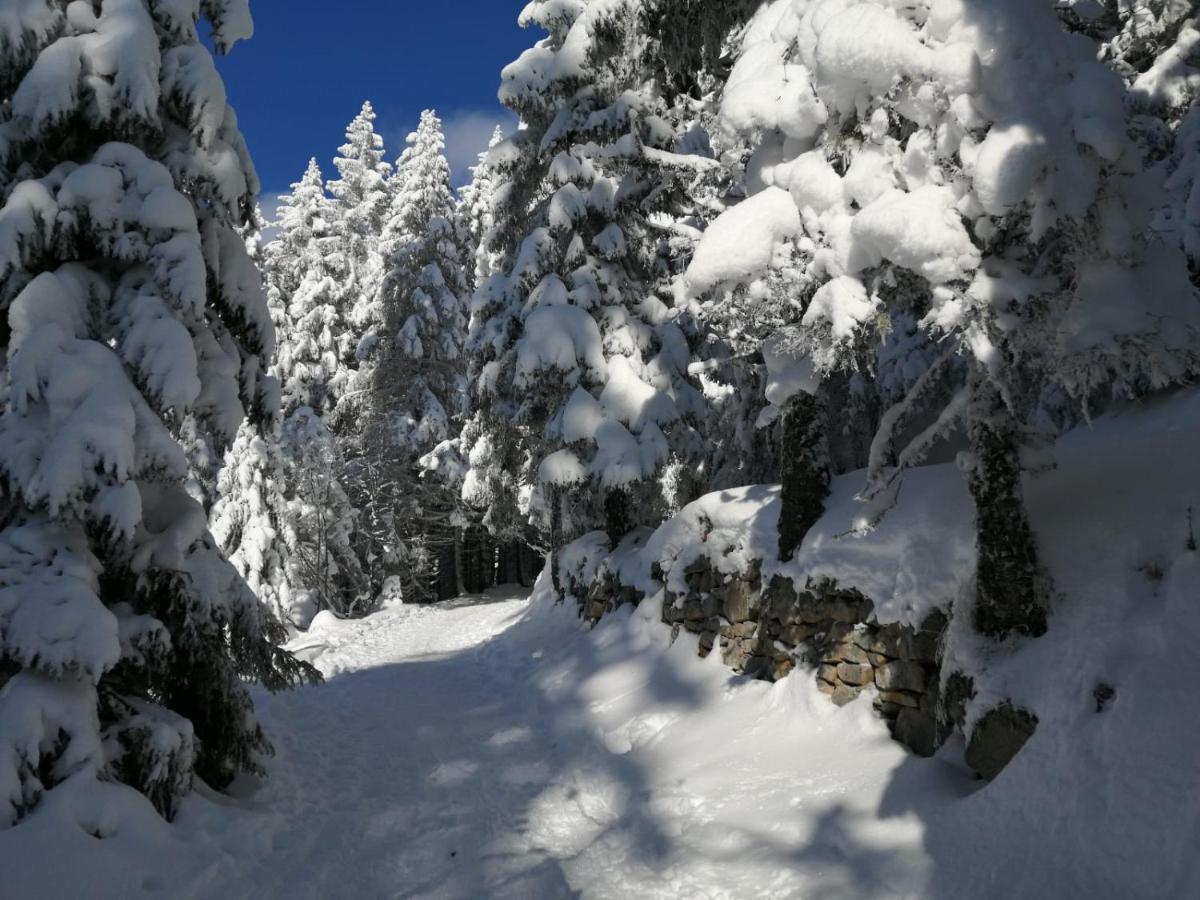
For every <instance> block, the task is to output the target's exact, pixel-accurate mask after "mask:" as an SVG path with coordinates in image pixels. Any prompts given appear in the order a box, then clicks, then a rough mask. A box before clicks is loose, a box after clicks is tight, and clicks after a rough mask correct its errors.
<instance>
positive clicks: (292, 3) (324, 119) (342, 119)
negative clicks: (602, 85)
mask: <svg viewBox="0 0 1200 900" xmlns="http://www.w3.org/2000/svg"><path fill="white" fill-rule="evenodd" d="M520 8H521V2H520V0H455V2H453V3H452V4H437V3H414V2H403V3H379V2H375V0H339V2H338V4H337V7H336V10H335V9H333V8H331V7H330V5H329V4H328V3H326V2H322V0H289V2H287V3H278V2H275V0H258V2H256V3H255V4H254V7H253V9H254V18H255V25H256V29H255V35H254V48H255V51H256V52H255V53H244V54H230V55H229V56H228V57H226V58H223V59H220V60H218V63H217V64H218V68H219V70H220V72H221V74H222V75H223V76H224V78H225V81H226V84H227V85H228V90H229V92H230V95H229V96H230V102H231V103H232V105H233V106H234V108H235V109H237V111H238V114H239V115H240V116H241V118H242V120H243V131H244V132H245V134H246V139H247V141H248V143H249V145H250V150H251V151H252V152H253V154H254V161H255V164H256V165H257V166H258V169H259V172H260V175H261V178H262V183H263V191H264V207H265V208H266V210H267V212H268V214H270V211H271V207H272V205H273V204H272V201H273V198H274V197H275V196H276V195H278V194H282V193H284V192H286V191H287V186H288V185H289V184H290V183H291V182H293V181H295V179H296V176H297V174H298V173H299V172H300V171H301V170H302V169H303V167H304V162H305V160H306V159H307V157H308V156H310V155H316V157H317V158H318V159H320V160H321V161H322V163H324V162H325V161H326V160H329V159H331V158H332V157H333V155H334V153H335V152H336V150H337V147H338V145H339V144H341V143H343V139H342V132H343V130H344V128H345V125H346V122H347V120H348V119H349V118H350V116H351V115H352V114H353V112H354V111H355V110H357V109H358V108H359V106H361V105H362V102H363V100H364V99H370V100H371V101H372V103H374V105H375V109H376V112H377V113H378V116H379V119H378V130H379V132H380V134H382V135H383V138H384V141H385V142H386V144H387V146H388V148H389V157H388V161H389V162H392V161H394V159H395V156H394V154H395V153H396V152H398V151H399V149H400V148H402V147H403V145H404V136H405V135H406V134H408V133H409V132H410V131H412V130H413V128H414V127H415V126H416V123H417V118H418V116H419V115H420V112H421V110H423V109H427V108H430V107H433V108H436V109H438V110H439V111H440V112H441V114H442V116H443V118H444V119H445V124H446V136H447V143H448V155H449V160H450V163H451V168H452V170H453V172H454V181H455V184H456V185H461V184H463V183H465V182H466V181H467V180H468V179H469V177H470V174H469V172H468V169H469V168H470V166H472V165H474V164H475V155H476V154H477V153H479V152H480V151H481V150H483V149H484V148H486V147H487V143H488V138H489V136H490V135H491V133H492V130H493V128H495V126H496V125H497V124H500V123H503V125H504V127H505V130H506V131H511V130H512V129H513V128H514V127H515V124H516V123H515V121H514V119H513V117H512V116H511V114H509V113H508V112H507V111H506V110H505V109H504V108H503V107H501V106H500V104H499V103H498V102H497V101H496V81H497V78H496V73H497V72H499V71H500V69H501V67H502V66H503V65H504V64H505V63H507V62H509V61H510V60H512V59H514V58H516V56H517V54H518V53H520V52H521V50H522V49H523V48H524V47H526V46H527V45H528V43H529V40H530V35H529V33H528V32H525V31H522V29H521V28H520V26H519V25H518V24H517V13H518V12H519V11H520ZM453 48H464V51H463V52H462V53H458V52H457V51H454V49H453ZM465 48H470V49H469V50H466V49H465ZM314 53H316V54H318V55H319V57H320V63H319V64H314V62H313V58H314V57H313V54H314ZM448 54H451V55H450V56H448ZM451 56H452V57H453V63H452V64H448V63H447V60H448V59H450V58H451Z"/></svg>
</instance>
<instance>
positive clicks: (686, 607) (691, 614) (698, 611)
mask: <svg viewBox="0 0 1200 900" xmlns="http://www.w3.org/2000/svg"><path fill="white" fill-rule="evenodd" d="M683 618H684V621H687V622H697V621H699V620H701V619H707V618H708V614H707V613H705V612H704V605H703V603H702V599H701V598H700V597H699V596H698V595H692V594H689V595H688V598H687V599H686V600H684V601H683Z"/></svg>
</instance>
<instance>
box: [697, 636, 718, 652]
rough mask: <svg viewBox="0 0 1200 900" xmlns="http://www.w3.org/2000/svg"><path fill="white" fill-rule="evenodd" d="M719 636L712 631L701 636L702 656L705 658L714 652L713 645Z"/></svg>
mask: <svg viewBox="0 0 1200 900" xmlns="http://www.w3.org/2000/svg"><path fill="white" fill-rule="evenodd" d="M716 639H717V636H716V634H714V633H713V632H711V631H705V632H703V633H702V634H701V635H700V656H701V657H705V656H708V654H709V653H710V652H711V651H712V648H713V643H714V642H715V641H716Z"/></svg>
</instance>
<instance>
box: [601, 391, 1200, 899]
mask: <svg viewBox="0 0 1200 900" xmlns="http://www.w3.org/2000/svg"><path fill="white" fill-rule="evenodd" d="M1197 446H1200V392H1197V391H1184V392H1178V393H1176V394H1174V395H1172V396H1168V397H1163V398H1159V399H1156V400H1154V401H1151V402H1147V403H1145V404H1142V405H1140V406H1130V407H1129V408H1127V409H1125V410H1123V411H1120V412H1117V413H1115V414H1112V415H1108V416H1105V417H1104V418H1102V419H1099V420H1097V421H1096V422H1095V423H1093V424H1092V425H1091V426H1087V427H1081V428H1079V429H1076V430H1075V431H1073V432H1071V433H1069V434H1067V435H1066V436H1065V437H1064V438H1062V439H1061V440H1060V441H1059V443H1058V445H1057V447H1056V449H1055V456H1056V460H1057V467H1056V468H1055V469H1054V470H1052V471H1049V472H1046V473H1044V474H1041V475H1037V476H1034V477H1032V478H1030V479H1028V480H1027V483H1026V491H1027V502H1028V505H1029V510H1030V516H1031V520H1032V523H1033V525H1034V528H1035V530H1036V532H1037V536H1038V543H1039V548H1040V552H1041V554H1042V559H1043V561H1044V563H1045V565H1046V567H1047V568H1048V570H1049V572H1050V574H1051V576H1052V578H1053V582H1054V589H1055V600H1054V606H1053V609H1052V615H1051V619H1050V628H1049V631H1048V632H1047V634H1046V635H1044V636H1043V637H1041V638H1039V639H1036V640H1027V641H1023V642H1010V643H1008V644H1006V645H1000V646H996V645H993V644H989V643H987V642H983V641H981V640H979V639H977V638H976V637H974V636H973V635H972V634H971V633H970V632H969V630H968V629H967V627H966V625H965V622H966V621H967V619H968V617H966V616H960V617H957V618H956V619H955V620H954V621H953V622H952V625H951V632H950V634H949V637H948V642H947V646H948V648H949V649H948V653H947V659H946V661H945V662H944V664H943V672H951V671H954V670H955V669H957V668H962V669H963V670H965V671H967V672H970V673H972V674H973V675H974V677H975V682H976V687H977V689H978V695H977V696H976V697H975V699H974V701H972V703H971V708H970V709H969V711H968V712H969V718H972V717H974V716H978V715H980V714H981V713H983V712H984V711H985V710H987V709H989V708H991V707H993V706H995V705H996V704H998V703H1000V702H1002V701H1005V700H1011V701H1012V702H1013V703H1014V704H1015V705H1017V706H1020V707H1023V708H1025V709H1028V710H1030V711H1032V712H1033V713H1034V714H1035V715H1036V716H1037V717H1038V726H1037V730H1036V732H1035V733H1034V735H1033V737H1032V738H1031V739H1030V740H1029V742H1028V743H1027V744H1026V745H1025V747H1024V749H1023V750H1022V751H1021V752H1020V753H1019V754H1018V755H1017V757H1016V758H1015V759H1014V760H1013V761H1012V762H1011V763H1010V764H1009V766H1008V767H1007V768H1006V769H1005V770H1004V771H1003V772H1002V773H1001V774H1000V776H999V777H998V778H997V779H996V780H995V781H994V782H992V783H991V784H989V785H988V786H987V787H986V788H984V789H982V790H979V791H978V792H976V793H972V794H971V796H970V797H967V798H964V799H959V800H953V801H945V802H943V801H942V800H932V799H929V798H923V797H919V796H917V795H915V794H910V793H908V792H907V791H908V786H909V782H908V781H907V778H908V775H909V773H911V772H918V771H919V772H921V773H923V774H920V775H916V776H914V777H916V778H917V779H918V780H920V779H924V778H931V779H935V778H937V777H940V776H936V775H935V774H934V773H935V772H937V771H938V769H939V765H941V766H943V767H944V766H946V765H953V764H956V763H957V761H958V760H959V759H961V754H962V746H961V741H960V740H956V741H954V742H952V743H951V744H949V745H947V746H946V747H944V748H943V749H942V751H940V753H939V755H938V762H934V763H932V764H926V763H920V762H917V761H916V760H913V761H912V762H911V763H905V764H904V765H903V766H901V768H900V769H899V770H897V772H896V773H895V775H894V777H893V780H892V783H891V785H890V786H889V788H888V790H887V791H886V792H885V794H884V797H883V799H882V801H881V803H880V807H879V810H878V812H879V814H880V815H887V814H891V813H893V812H896V811H904V812H906V813H915V814H917V815H918V816H919V817H920V819H921V821H922V823H923V826H924V837H923V846H924V848H925V850H926V851H927V852H928V853H929V854H930V857H931V859H932V865H931V866H930V868H929V870H928V871H929V881H928V882H927V883H925V885H924V887H922V888H921V889H919V890H917V891H916V893H915V895H916V896H936V897H963V896H969V897H1043V896H1097V897H1167V896H1171V897H1174V896H1192V895H1194V894H1196V893H1197V891H1200V860H1197V858H1196V857H1195V854H1194V853H1193V852H1192V851H1191V849H1190V848H1192V847H1194V843H1195V840H1196V838H1197V836H1198V835H1200V766H1198V765H1197V755H1196V750H1195V740H1196V734H1197V730H1196V729H1197V726H1196V722H1197V721H1200V695H1198V694H1197V685H1200V659H1198V657H1197V654H1196V653H1195V647H1196V646H1197V642H1198V640H1200V594H1198V589H1197V584H1200V554H1198V552H1197V550H1196V541H1200V523H1197V522H1196V521H1195V519H1196V511H1197V510H1198V509H1200V477H1198V476H1200V464H1198V463H1197V458H1196V453H1195V448H1196V447H1197ZM861 483H862V477H861V474H851V475H847V476H845V477H843V478H840V479H837V480H835V483H834V485H833V492H832V495H831V498H830V501H829V506H828V512H827V514H826V515H825V517H824V518H823V519H822V520H821V521H820V522H819V523H818V524H817V526H816V527H815V528H814V529H813V530H812V531H811V532H810V533H809V535H808V536H807V537H806V539H805V541H804V545H803V547H802V548H801V550H800V552H799V553H798V554H797V556H796V559H795V560H794V562H792V563H789V564H780V563H778V562H775V557H776V552H775V551H776V545H775V541H776V535H775V526H776V523H777V520H778V516H779V497H778V490H777V489H776V488H774V487H773V486H759V487H751V488H743V489H740V490H737V491H727V492H722V493H719V494H712V495H709V496H707V497H704V498H702V499H701V500H699V501H697V502H696V503H694V504H692V505H691V506H690V507H688V508H686V509H685V510H684V511H683V512H682V513H681V515H680V516H678V517H677V518H676V519H674V520H672V521H671V522H668V523H667V524H666V525H664V526H663V527H662V528H660V529H658V530H657V531H656V532H654V533H653V534H651V535H649V536H647V535H639V536H637V537H636V539H633V540H630V541H628V542H626V543H625V544H623V545H622V546H621V547H620V548H618V551H617V552H616V553H614V554H612V555H611V557H605V556H604V554H603V553H601V552H598V550H597V548H595V547H593V548H592V553H591V554H590V556H589V558H588V562H589V563H590V566H591V571H592V572H594V573H600V572H602V571H603V570H605V569H609V570H612V571H613V572H614V573H615V574H617V575H618V577H619V578H620V579H621V580H622V582H624V583H627V584H636V585H638V586H639V587H641V588H642V589H649V590H654V589H656V588H657V584H656V583H655V582H654V581H653V580H652V579H651V577H650V573H651V571H652V568H651V567H652V565H653V564H657V565H658V567H659V568H660V569H661V571H662V572H663V573H664V577H665V579H666V582H667V584H668V586H669V587H671V589H672V590H676V589H685V588H684V585H683V583H682V581H681V580H680V579H681V578H682V575H683V572H684V569H685V568H686V567H687V565H688V564H689V563H690V562H692V561H694V560H695V559H696V558H698V557H699V556H701V555H706V556H708V557H709V558H710V559H711V561H712V564H713V566H714V568H716V569H717V570H718V571H724V572H735V571H736V572H743V571H746V569H747V567H749V566H750V565H752V564H753V563H754V561H756V560H762V568H763V573H764V577H769V575H770V574H773V573H776V572H778V573H783V574H792V575H795V576H797V577H799V578H800V579H801V581H802V580H803V577H804V576H806V575H818V576H820V575H827V576H829V577H833V578H836V579H837V581H838V583H839V585H840V586H841V587H847V588H848V587H854V588H858V589H859V590H861V591H863V593H865V594H867V595H868V596H870V597H871V598H872V599H873V600H874V601H875V604H876V614H877V615H878V617H879V619H880V621H903V622H909V623H913V622H916V621H919V619H920V618H921V617H922V616H923V615H924V614H925V612H926V611H927V610H928V609H930V608H931V606H945V605H946V604H947V603H949V602H950V601H955V600H958V601H960V602H969V601H966V600H963V598H968V597H969V596H970V587H971V579H972V572H973V568H974V549H973V540H974V536H973V531H972V527H971V505H970V502H969V498H968V496H967V494H966V491H965V488H964V487H963V481H962V476H961V473H959V472H958V471H957V470H956V468H955V467H953V466H930V467H926V468H922V469H917V470H914V471H912V472H910V473H908V474H907V475H906V478H905V482H904V486H903V489H902V491H901V493H900V497H899V500H898V503H897V505H896V507H895V509H893V510H892V511H891V512H889V513H888V514H887V516H885V517H884V518H883V519H882V521H881V522H880V524H879V525H878V527H876V528H874V529H873V530H872V529H865V530H864V529H863V528H862V527H861V526H862V519H863V517H864V510H865V509H866V507H865V505H864V504H862V503H861V502H859V501H857V500H856V499H855V498H854V493H855V491H856V489H857V488H858V487H859V486H861ZM639 579H640V580H639ZM638 615H639V616H640V615H642V612H641V611H639V613H638ZM651 615H653V613H651ZM716 655H717V654H713V656H716ZM793 679H795V676H793V678H791V679H788V680H793ZM801 679H803V674H802V673H801ZM801 679H795V680H801ZM867 705H868V703H867V701H865V700H863V699H860V700H858V701H857V702H856V703H854V704H852V705H851V707H849V708H850V709H855V708H865V707H866V706H867ZM770 727H771V728H774V723H772V724H771V726H770ZM847 727H850V726H849V725H848V726H847ZM922 766H930V767H929V768H924V769H922V768H921V767H922ZM950 783H959V782H957V781H956V780H955V778H953V777H952V778H950ZM865 894H866V895H869V894H870V892H869V891H867V892H865Z"/></svg>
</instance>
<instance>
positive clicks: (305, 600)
mask: <svg viewBox="0 0 1200 900" xmlns="http://www.w3.org/2000/svg"><path fill="white" fill-rule="evenodd" d="M336 222H337V210H336V208H335V206H334V204H333V201H331V200H330V199H329V198H328V197H326V195H325V191H324V186H323V181H322V177H321V171H320V168H319V167H318V165H317V163H316V160H310V161H309V163H308V168H307V169H306V171H305V173H304V176H303V177H302V178H301V180H300V181H298V182H296V183H295V184H293V185H292V192H291V193H290V194H288V195H287V196H285V197H283V198H282V200H281V202H280V211H279V235H278V237H277V238H276V239H275V240H274V241H272V242H271V243H270V244H268V245H267V246H266V247H265V248H264V250H263V256H264V260H265V263H264V265H265V271H266V278H267V296H268V301H269V305H270V309H271V315H272V318H273V320H274V323H275V328H276V331H277V333H278V335H279V351H278V353H277V355H276V360H275V366H274V368H273V370H272V371H273V373H274V374H275V376H276V377H277V378H278V380H279V382H280V384H281V386H282V418H281V421H280V423H279V425H278V426H277V428H276V431H275V432H274V433H273V434H272V435H271V436H270V437H269V439H268V441H267V443H268V448H267V450H268V459H269V461H270V463H271V468H272V471H276V467H277V471H278V475H277V476H276V477H275V480H276V482H277V483H278V485H279V490H278V491H277V492H276V493H275V494H274V495H272V497H271V498H270V504H271V509H272V515H273V518H274V524H275V528H276V532H277V535H278V537H279V540H280V541H281V542H282V545H283V550H282V553H283V555H284V557H285V564H284V567H283V569H282V570H280V571H279V572H278V574H277V576H276V578H275V580H276V581H277V582H278V588H277V589H276V590H275V591H274V593H273V602H275V603H276V604H277V612H278V614H279V616H280V618H282V619H283V620H284V621H285V622H290V623H293V624H295V625H299V626H301V627H304V626H306V625H307V624H308V622H309V621H310V620H311V619H312V617H313V615H314V614H315V613H316V612H317V611H318V610H320V609H330V610H333V611H334V612H336V613H339V614H343V615H345V614H348V613H349V612H351V611H357V610H362V609H365V607H366V605H367V602H366V599H365V597H366V595H367V594H369V593H370V588H369V586H368V584H367V579H366V578H365V576H364V575H363V572H362V567H361V565H360V564H359V562H358V559H357V557H356V556H355V551H354V548H353V535H354V530H355V523H356V521H357V516H356V514H355V509H354V507H353V506H352V505H351V503H350V501H349V499H348V497H347V492H346V488H345V486H344V484H343V480H344V478H345V476H346V463H345V459H344V456H343V453H342V451H341V449H340V447H339V445H338V442H337V440H336V439H335V437H334V435H333V433H332V431H331V430H330V426H329V421H330V420H331V419H332V418H333V416H334V414H335V412H336V410H337V408H338V403H339V402H340V401H341V400H342V398H343V397H344V396H345V395H346V394H347V392H348V391H350V390H351V385H352V383H353V381H354V379H355V370H354V365H355V363H356V362H357V360H356V351H357V347H358V342H357V341H356V340H355V339H354V336H353V329H352V327H351V325H350V323H349V321H348V319H347V306H348V304H347V301H346V298H347V293H346V289H345V285H346V283H347V275H346V256H345V254H344V252H343V241H342V237H341V234H340V233H339V231H338V230H337V229H336V228H335V224H336Z"/></svg>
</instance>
